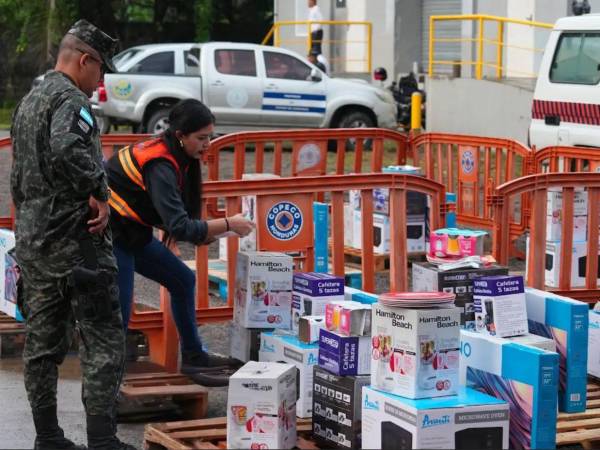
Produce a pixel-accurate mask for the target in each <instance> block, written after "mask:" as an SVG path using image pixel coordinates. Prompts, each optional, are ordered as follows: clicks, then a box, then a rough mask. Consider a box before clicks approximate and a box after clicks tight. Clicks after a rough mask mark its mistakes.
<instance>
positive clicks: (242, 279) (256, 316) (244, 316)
mask: <svg viewBox="0 0 600 450" xmlns="http://www.w3.org/2000/svg"><path fill="white" fill-rule="evenodd" d="M292 268H293V261H292V257H291V256H288V255H286V254H284V253H275V252H272V253H271V252H239V253H238V255H237V266H236V276H235V297H234V298H235V302H234V308H233V309H234V322H235V323H237V324H239V325H241V326H243V327H246V328H283V329H289V328H290V326H291V309H292Z"/></svg>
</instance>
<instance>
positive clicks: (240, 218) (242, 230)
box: [227, 214, 256, 236]
mask: <svg viewBox="0 0 600 450" xmlns="http://www.w3.org/2000/svg"><path fill="white" fill-rule="evenodd" d="M227 221H228V222H229V230H230V231H233V232H234V233H235V234H237V235H239V236H248V235H249V234H250V232H251V231H252V230H253V229H254V228H256V225H255V224H254V222H252V221H251V220H249V219H246V217H245V216H244V215H243V214H236V215H235V216H231V217H228V218H227Z"/></svg>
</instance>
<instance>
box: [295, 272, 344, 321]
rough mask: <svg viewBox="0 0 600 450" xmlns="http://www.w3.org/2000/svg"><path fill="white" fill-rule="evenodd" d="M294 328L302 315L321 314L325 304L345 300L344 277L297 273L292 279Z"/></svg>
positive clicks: (323, 311)
mask: <svg viewBox="0 0 600 450" xmlns="http://www.w3.org/2000/svg"><path fill="white" fill-rule="evenodd" d="M292 289H293V292H292V329H293V330H294V331H298V320H299V319H300V317H302V316H321V315H324V314H325V306H326V305H327V304H328V303H330V302H332V301H336V300H344V278H343V277H337V276H335V275H330V274H327V273H315V272H306V273H302V272H300V273H298V272H297V273H295V274H294V276H293V281H292Z"/></svg>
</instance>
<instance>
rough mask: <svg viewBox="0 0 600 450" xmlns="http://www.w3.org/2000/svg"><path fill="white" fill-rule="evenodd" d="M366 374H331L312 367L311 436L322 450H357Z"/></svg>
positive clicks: (359, 439)
mask: <svg viewBox="0 0 600 450" xmlns="http://www.w3.org/2000/svg"><path fill="white" fill-rule="evenodd" d="M369 380H370V377H369V376H366V375H359V376H345V377H341V376H338V375H334V374H332V373H330V372H328V371H327V370H325V369H323V368H321V367H319V366H315V367H314V374H313V421H312V423H313V437H314V438H315V439H317V441H318V442H319V443H321V444H322V446H323V447H324V448H340V449H345V448H349V449H359V448H360V444H361V417H362V416H361V411H362V408H361V396H362V388H363V386H366V385H368V384H369Z"/></svg>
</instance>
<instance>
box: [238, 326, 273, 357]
mask: <svg viewBox="0 0 600 450" xmlns="http://www.w3.org/2000/svg"><path fill="white" fill-rule="evenodd" d="M267 331H273V330H272V329H263V328H244V327H242V326H240V325H238V324H236V323H233V322H232V323H231V351H230V353H229V354H230V355H231V356H232V357H233V358H237V359H239V360H240V361H242V362H248V361H258V352H259V350H260V334H261V333H262V332H267Z"/></svg>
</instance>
